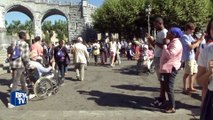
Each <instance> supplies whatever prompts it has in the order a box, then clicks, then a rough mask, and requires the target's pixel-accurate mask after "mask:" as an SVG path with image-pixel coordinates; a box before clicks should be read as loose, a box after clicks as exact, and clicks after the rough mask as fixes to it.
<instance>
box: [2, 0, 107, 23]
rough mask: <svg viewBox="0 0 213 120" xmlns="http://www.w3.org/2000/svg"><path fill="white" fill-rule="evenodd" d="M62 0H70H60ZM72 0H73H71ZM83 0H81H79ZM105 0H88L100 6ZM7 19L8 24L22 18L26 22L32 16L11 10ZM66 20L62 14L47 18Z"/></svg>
mask: <svg viewBox="0 0 213 120" xmlns="http://www.w3.org/2000/svg"><path fill="white" fill-rule="evenodd" d="M60 1H68V0H60ZM71 1H72V0H71ZM74 1H78V0H74ZM79 1H81V0H79ZM103 1H104V0H88V2H89V4H92V5H95V6H98V7H100V6H101V5H102V4H103ZM5 19H6V20H7V22H8V24H10V23H11V22H12V21H13V20H20V21H21V22H22V23H24V22H25V21H26V20H30V18H29V17H28V16H27V15H25V14H24V13H21V12H9V13H7V14H6V16H5ZM59 19H60V20H66V18H65V17H63V16H60V15H52V16H50V17H48V18H46V19H45V21H46V20H51V21H52V22H54V21H55V20H59Z"/></svg>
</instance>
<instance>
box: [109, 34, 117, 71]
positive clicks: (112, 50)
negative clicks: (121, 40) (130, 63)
mask: <svg viewBox="0 0 213 120" xmlns="http://www.w3.org/2000/svg"><path fill="white" fill-rule="evenodd" d="M109 49H110V60H111V61H110V62H111V64H110V66H111V67H114V66H115V63H114V61H115V56H116V51H117V43H116V40H115V39H114V38H112V40H111V41H110V42H109Z"/></svg>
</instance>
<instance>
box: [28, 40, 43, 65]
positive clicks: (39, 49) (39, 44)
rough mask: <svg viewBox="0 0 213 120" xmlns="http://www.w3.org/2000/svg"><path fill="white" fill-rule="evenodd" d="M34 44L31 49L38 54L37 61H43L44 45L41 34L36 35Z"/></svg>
mask: <svg viewBox="0 0 213 120" xmlns="http://www.w3.org/2000/svg"><path fill="white" fill-rule="evenodd" d="M34 42H35V43H34V44H33V45H32V46H31V51H36V52H37V54H38V56H37V61H38V62H40V63H42V62H43V50H44V49H43V47H42V41H41V38H40V37H39V36H36V37H35V39H34Z"/></svg>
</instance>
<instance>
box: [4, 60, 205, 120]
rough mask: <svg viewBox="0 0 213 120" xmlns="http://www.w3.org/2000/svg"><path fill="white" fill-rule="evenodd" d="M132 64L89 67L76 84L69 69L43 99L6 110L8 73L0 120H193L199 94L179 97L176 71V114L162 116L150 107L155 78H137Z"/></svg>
mask: <svg viewBox="0 0 213 120" xmlns="http://www.w3.org/2000/svg"><path fill="white" fill-rule="evenodd" d="M135 65H136V61H126V60H123V63H122V65H120V66H116V67H114V68H112V67H109V65H108V66H95V65H89V66H88V67H87V70H86V79H85V81H82V82H81V81H77V80H76V78H75V73H74V71H73V66H70V69H69V70H70V71H69V72H68V73H67V76H66V81H65V85H64V86H62V87H60V89H59V92H58V93H57V94H56V95H54V96H50V97H48V98H47V99H45V100H40V101H34V100H33V101H29V103H28V104H27V105H26V106H21V107H16V108H13V109H8V108H7V102H8V101H9V96H8V95H7V92H8V91H7V90H8V85H9V83H10V81H9V80H10V74H6V75H2V76H0V99H1V101H0V108H1V109H0V120H12V119H17V120H25V119H26V120H33V119H45V120H52V119H56V120H57V119H58V120H61V119H64V120H108V119H112V120H148V119H153V120H161V119H162V120H196V119H198V118H199V109H200V108H199V106H200V104H201V102H200V99H201V96H200V91H198V92H196V93H193V94H192V95H191V96H187V95H183V94H182V93H181V92H182V75H183V71H180V72H179V74H178V76H177V79H176V81H175V98H176V106H177V112H176V113H175V114H166V113H163V112H162V110H161V109H156V108H153V107H151V106H150V102H152V101H153V98H154V97H156V96H158V94H159V83H158V81H157V80H156V76H155V75H148V76H147V75H140V76H139V75H137V74H136V72H135Z"/></svg>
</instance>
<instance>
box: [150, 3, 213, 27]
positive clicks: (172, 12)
mask: <svg viewBox="0 0 213 120" xmlns="http://www.w3.org/2000/svg"><path fill="white" fill-rule="evenodd" d="M208 5H209V0H202V1H200V0H152V7H153V11H152V15H153V17H155V16H162V17H163V18H164V19H165V24H166V25H167V26H168V27H170V26H174V25H176V26H180V27H183V26H184V25H185V24H186V23H187V22H193V23H195V24H196V25H197V27H199V28H201V27H203V26H205V25H206V23H207V21H208V19H209V16H210V14H211V12H210V9H209V6H208Z"/></svg>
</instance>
